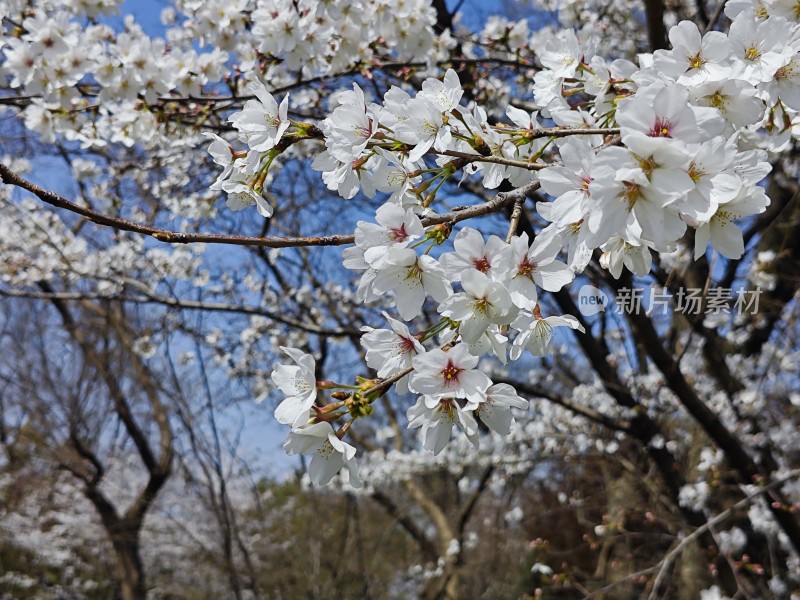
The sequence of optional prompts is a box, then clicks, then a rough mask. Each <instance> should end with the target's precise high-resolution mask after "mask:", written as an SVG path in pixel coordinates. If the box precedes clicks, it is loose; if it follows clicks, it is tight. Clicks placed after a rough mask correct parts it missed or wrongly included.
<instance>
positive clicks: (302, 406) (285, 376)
mask: <svg viewBox="0 0 800 600" xmlns="http://www.w3.org/2000/svg"><path fill="white" fill-rule="evenodd" d="M281 350H283V351H284V352H285V353H286V354H287V355H289V357H290V358H291V359H292V360H293V361H294V362H295V363H296V364H294V365H281V364H279V365H276V366H275V369H274V370H273V371H272V381H274V382H275V385H277V386H278V388H279V389H280V390H281V392H283V393H284V394H286V398H285V399H284V400H283V401H282V402H281V403H280V404H279V405H278V408H277V409H276V410H275V418H276V419H277V420H278V422H279V423H283V424H284V425H292V426H295V425H298V424H300V423H303V422H305V421H307V420H308V415H309V412H310V411H311V407H312V406H313V405H314V401H315V400H316V399H317V379H316V374H315V369H316V361H315V360H314V357H313V356H311V355H310V354H306V353H304V352H301V351H300V350H297V349H295V348H285V347H282V348H281Z"/></svg>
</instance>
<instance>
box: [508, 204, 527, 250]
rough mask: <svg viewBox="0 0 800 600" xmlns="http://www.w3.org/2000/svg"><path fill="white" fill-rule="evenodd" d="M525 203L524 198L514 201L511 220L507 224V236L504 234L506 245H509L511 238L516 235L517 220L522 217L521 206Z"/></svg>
mask: <svg viewBox="0 0 800 600" xmlns="http://www.w3.org/2000/svg"><path fill="white" fill-rule="evenodd" d="M524 202H525V199H524V198H518V199H517V200H515V201H514V210H513V211H511V219H510V222H509V224H508V234H506V244H510V243H511V238H513V237H514V234H516V233H517V225H519V218H520V217H521V216H522V204H523V203H524Z"/></svg>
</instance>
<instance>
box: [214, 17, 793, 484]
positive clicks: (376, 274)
mask: <svg viewBox="0 0 800 600" xmlns="http://www.w3.org/2000/svg"><path fill="white" fill-rule="evenodd" d="M787 6H788V4H787ZM726 14H727V15H728V17H729V18H731V19H732V21H733V23H732V25H731V27H730V30H729V32H728V33H727V34H725V33H722V32H718V31H710V32H707V33H705V34H701V32H700V31H699V30H698V28H697V26H696V25H695V24H693V23H690V22H681V23H679V24H678V25H676V26H675V27H673V28H672V29H671V30H670V32H669V39H670V42H671V45H672V49H671V50H664V51H657V52H655V53H654V54H652V55H642V56H640V58H639V66H637V65H635V64H634V63H631V62H628V61H625V60H616V61H613V62H608V61H606V60H604V59H603V58H601V57H598V56H591V55H589V50H590V48H591V47H592V43H591V41H590V40H589V41H585V42H581V41H580V40H579V39H578V38H577V36H576V35H575V34H574V33H573V32H572V31H571V30H566V31H564V32H561V33H559V34H558V35H555V36H552V37H551V38H549V39H548V40H547V42H546V43H544V44H543V46H542V48H541V50H539V51H538V52H537V58H538V60H539V62H540V63H541V65H542V66H543V67H544V68H542V69H541V70H539V71H538V72H537V73H536V75H535V77H534V83H533V87H532V91H533V93H534V95H535V98H536V102H537V104H538V105H539V106H540V107H542V110H541V116H540V115H538V114H536V113H533V114H530V113H526V112H525V111H523V110H520V109H517V108H514V107H509V108H508V109H507V111H506V117H507V120H508V121H509V122H508V123H500V124H496V125H493V124H490V122H489V119H488V117H487V113H486V111H484V110H483V109H482V108H481V107H480V106H478V105H477V104H475V103H471V104H469V105H467V106H463V105H462V104H461V101H462V99H463V96H464V93H463V89H462V87H461V84H460V81H459V79H458V76H457V75H456V73H455V72H454V71H453V70H448V71H447V72H446V73H445V74H444V77H443V78H442V79H441V80H439V79H437V78H428V79H426V80H425V81H424V82H423V83H422V86H421V91H420V92H419V93H418V94H416V95H415V96H412V95H410V94H409V93H408V92H407V91H405V90H403V89H401V88H398V87H393V88H392V89H391V90H390V91H389V92H388V93H387V94H386V95H385V97H384V98H383V101H382V103H380V104H378V103H374V102H368V101H367V100H366V98H365V95H364V93H363V91H362V89H361V88H360V87H359V86H358V85H357V84H353V90H352V91H346V92H342V93H341V94H339V95H338V97H337V98H336V102H335V104H334V107H333V110H332V112H331V114H330V116H329V117H328V118H326V119H324V120H323V121H322V122H321V123H318V124H315V125H312V124H308V123H290V122H287V116H286V115H287V103H288V97H286V96H284V98H283V99H282V101H281V102H280V104H279V103H278V102H277V101H276V100H275V99H274V98H273V97H272V95H271V94H270V93H269V92H268V91H267V90H266V88H265V87H263V85H262V84H260V83H254V84H253V86H252V90H253V92H254V93H255V94H256V95H257V97H258V100H254V101H251V103H249V105H248V106H246V107H245V110H244V111H242V112H240V113H237V114H234V115H233V116H232V117H231V123H232V124H233V125H234V127H235V128H236V129H237V130H238V131H239V140H240V142H242V143H245V144H246V145H247V146H248V149H247V150H246V151H239V152H237V151H235V150H234V149H233V147H232V146H230V145H228V143H227V142H225V141H224V140H222V139H221V138H217V139H215V141H214V143H213V144H212V153H213V154H214V155H215V160H216V161H217V162H218V163H220V164H223V165H224V166H225V171H224V172H223V174H222V175H221V176H220V179H218V181H217V183H216V184H215V185H216V186H217V187H219V188H221V189H223V190H225V191H228V193H229V200H228V204H229V206H231V207H232V208H242V207H243V206H244V205H246V204H251V203H256V204H257V205H258V207H259V212H261V213H262V214H263V215H265V216H268V215H269V214H272V210H273V207H266V206H264V203H263V202H262V201H261V200H262V199H263V198H261V196H260V192H261V191H262V189H263V184H264V182H265V180H266V177H267V175H268V172H269V166H270V164H271V162H272V161H273V160H274V159H275V158H276V157H277V156H278V155H279V154H280V153H281V152H283V149H282V148H281V145H282V144H283V145H286V144H287V142H288V143H293V141H294V140H293V137H294V139H311V138H318V139H322V140H324V150H322V151H321V152H320V153H319V154H318V155H317V157H316V158H315V160H314V164H313V167H314V168H315V169H316V170H318V171H320V172H321V173H322V178H323V180H324V182H325V183H326V185H327V186H328V188H329V189H331V190H337V191H338V192H339V194H340V195H341V196H342V197H343V198H345V199H347V198H352V197H353V196H354V195H355V194H356V193H358V192H359V191H363V192H364V193H365V194H366V195H367V196H369V197H373V196H375V195H376V194H377V193H379V192H380V193H383V194H386V195H388V201H387V202H386V203H385V204H383V205H382V206H381V207H380V208H379V209H378V210H377V212H376V217H375V223H368V222H363V221H362V222H359V224H358V226H357V228H356V235H355V246H354V247H352V248H348V249H346V250H345V251H344V254H343V258H344V264H345V266H346V267H348V268H350V269H353V270H356V271H360V272H362V276H361V279H360V282H359V285H358V291H357V298H358V299H359V300H360V301H362V302H367V303H371V302H376V301H378V300H379V299H384V298H388V299H389V301H390V302H391V301H392V300H393V301H394V306H395V308H396V310H397V312H398V313H399V316H400V317H401V318H402V319H403V321H406V322H408V321H411V320H413V319H414V318H416V317H418V316H420V315H421V314H422V313H423V306H424V305H425V302H426V300H427V299H428V298H431V299H432V300H434V301H435V302H436V303H438V307H437V312H438V313H439V316H440V321H439V322H437V323H436V324H435V325H434V326H433V327H432V328H429V329H428V330H425V331H423V332H419V333H417V334H412V333H411V331H410V330H409V328H408V326H407V325H406V324H405V323H403V322H401V321H397V320H395V319H393V318H391V317H389V316H388V315H386V318H387V320H388V322H389V325H390V329H379V330H369V331H367V332H366V333H365V335H364V337H363V338H362V345H363V346H364V349H365V351H366V357H367V364H368V366H370V367H373V368H375V369H376V371H377V374H378V377H379V378H380V379H379V380H378V381H379V382H386V381H388V382H390V383H395V382H397V385H398V391H401V392H404V391H410V392H413V393H415V394H417V395H418V396H419V399H418V401H417V403H416V404H415V405H414V406H412V407H411V408H410V409H409V411H408V419H409V426H410V427H412V428H420V429H421V439H422V443H423V445H424V447H425V448H426V449H428V450H431V451H433V452H435V453H438V452H440V451H441V450H442V449H443V448H444V446H445V445H446V443H447V442H448V440H449V438H450V435H451V430H452V428H453V426H457V427H458V428H459V429H461V430H462V431H463V432H464V433H465V434H466V436H467V437H468V438H469V439H471V440H477V437H476V434H477V422H476V420H475V418H476V417H477V418H478V419H481V420H483V421H484V423H486V425H487V426H489V427H490V428H493V429H496V430H506V429H507V426H508V423H509V422H510V419H511V416H510V414H511V413H510V412H509V411H510V408H511V407H519V406H521V405H522V404H523V403H522V401H517V399H516V398H517V396H516V393H515V392H514V391H513V389H512V390H507V391H508V394H509V395H508V396H507V398H509V399H508V400H505V401H500V402H498V401H496V400H495V399H494V398H495V397H496V396H497V393H496V387H497V386H493V385H492V382H491V380H490V379H489V378H488V377H487V376H486V375H485V374H484V373H482V372H480V371H478V370H477V368H476V367H477V364H478V359H479V357H480V356H484V355H489V356H494V357H495V358H497V359H499V360H500V362H502V363H505V362H506V361H507V359H508V358H509V357H510V358H511V359H512V360H516V359H518V358H519V357H520V356H521V354H522V352H523V350H524V349H526V348H527V349H528V350H530V352H531V353H532V354H534V355H537V356H541V355H544V354H545V353H546V347H547V343H548V342H549V340H550V334H551V331H552V328H553V327H556V326H567V327H570V328H572V329H578V330H582V329H583V328H582V326H581V325H580V323H579V321H578V320H577V319H575V318H574V317H573V316H570V315H565V316H552V317H542V315H541V311H540V308H539V306H538V303H537V296H538V293H537V287H538V288H541V289H543V290H546V291H550V292H555V291H558V290H560V289H561V288H562V287H563V286H564V285H566V284H568V283H569V282H570V281H572V279H573V278H574V276H575V274H576V273H580V272H582V271H583V270H584V269H585V267H586V266H587V264H588V263H589V261H590V259H591V258H592V256H593V254H594V253H595V252H597V251H599V252H600V253H601V260H600V264H601V265H602V266H603V267H604V268H607V269H608V270H609V271H610V272H611V273H612V274H613V275H614V276H615V277H619V276H620V275H621V272H622V269H623V268H627V269H628V270H629V271H631V272H633V273H634V274H636V275H646V274H647V273H648V272H649V271H650V268H651V264H652V254H651V252H652V251H657V252H661V253H670V252H673V251H674V250H675V248H676V245H677V243H678V242H679V241H680V240H681V239H682V238H683V237H684V235H685V234H686V232H687V229H689V228H692V229H694V230H695V234H694V239H695V257H696V258H698V257H700V256H702V255H704V254H705V253H706V251H707V247H708V243H709V241H710V242H711V244H712V246H713V247H714V249H715V250H716V251H718V252H719V253H720V254H722V255H723V256H725V257H727V258H730V259H737V258H740V257H741V256H742V254H743V253H744V250H745V248H744V241H743V236H742V233H741V230H740V229H739V227H738V226H737V224H736V221H737V220H738V219H742V218H745V217H748V216H751V215H755V214H757V213H759V212H763V211H764V210H765V208H766V207H767V205H768V204H769V199H768V198H767V196H766V194H765V193H764V190H763V188H762V187H760V186H759V185H758V184H759V182H760V181H762V180H763V179H764V177H765V176H766V175H767V174H768V173H769V171H770V169H771V167H770V164H769V162H768V161H767V151H776V150H780V149H781V148H782V147H783V146H785V145H786V144H787V143H789V140H790V139H791V137H792V136H793V135H794V134H795V133H796V131H795V128H794V126H793V123H794V118H795V115H796V111H797V110H798V109H800V102H798V93H800V87H798V85H797V83H798V82H797V80H796V78H795V75H794V74H795V71H796V64H795V63H796V62H797V60H798V58H797V56H798V52H799V51H800V41H798V40H800V37H799V36H798V32H800V28H799V27H798V23H797V17H796V15H795V14H794V13H793V12H792V11H791V10H789V9H787V8H786V7H784V6H783V4H781V3H780V2H775V3H773V4H770V5H769V6H768V7H767V8H764V9H760V8H754V7H753V6H752V5H750V4H748V3H746V2H740V3H735V2H734V3H729V4H728V5H727V7H726ZM504 28H505V29H504ZM500 29H504V30H505V31H506V33H510V31H511V29H510V28H508V27H506V26H505V25H503V26H502V27H500ZM541 117H543V118H545V119H549V120H550V121H552V122H553V123H555V125H556V126H557V127H559V128H560V132H559V134H558V135H550V134H549V132H547V130H546V129H545V128H544V127H543V126H542V124H541V122H540V120H539V119H540V118H541ZM570 129H574V130H575V135H570ZM540 132H544V133H540ZM584 132H585V133H584ZM561 133H563V134H564V135H561ZM457 171H462V173H463V177H480V178H481V182H482V185H483V187H484V188H486V189H489V190H492V189H496V188H497V187H499V186H500V184H501V183H502V182H503V181H508V182H509V183H510V184H511V185H512V186H514V187H521V186H524V185H526V184H528V183H530V182H531V181H534V180H537V181H538V183H539V185H540V186H541V189H542V190H543V191H544V192H546V193H547V194H548V195H549V196H550V197H552V200H549V201H540V202H538V203H537V207H536V208H537V211H538V213H539V214H540V215H541V217H542V218H544V219H545V220H546V221H548V222H549V223H550V225H549V226H547V227H546V228H544V229H543V230H542V231H541V233H539V235H538V236H537V237H536V238H535V239H534V240H529V239H528V237H527V235H526V234H522V235H520V236H518V235H514V232H513V230H512V231H511V232H510V233H509V238H508V240H507V241H504V240H502V239H500V238H498V237H496V236H492V237H490V238H489V239H488V240H487V239H485V237H484V236H483V234H481V233H480V232H479V231H478V230H476V229H473V228H469V227H467V228H463V229H461V230H460V231H459V233H458V235H456V236H455V239H454V241H453V248H454V250H453V251H452V252H444V253H443V254H441V255H440V256H439V257H438V258H434V257H433V256H431V250H432V249H433V248H434V247H436V246H438V245H440V244H443V243H444V242H445V240H446V239H447V237H448V236H449V234H450V231H449V228H448V227H447V226H442V225H438V226H430V227H428V228H427V229H426V227H425V226H424V225H423V218H425V217H430V216H432V215H434V216H435V215H436V212H435V202H436V193H437V191H438V190H439V188H440V187H441V185H442V184H443V183H444V182H446V181H447V180H448V179H449V178H451V177H452V176H454V175H455V174H456V172H457ZM562 252H563V253H564V254H565V259H566V262H563V261H562V260H559V258H558V257H559V256H560V255H561V253H562ZM384 301H385V300H384ZM439 334H442V335H440V336H439V343H440V346H439V347H437V348H432V349H427V350H426V349H425V348H424V347H423V346H422V342H425V341H427V340H429V339H432V338H434V337H435V336H436V335H439ZM511 338H513V342H511V343H510V344H509V342H510V340H511ZM509 345H510V351H509ZM286 351H287V352H289V351H291V352H297V351H296V350H291V349H287V350H286ZM306 356H307V355H306ZM295 358H296V357H295ZM298 360H299V359H298ZM310 373H311V372H308V374H309V378H307V379H305V380H304V381H305V382H306V384H307V385H308V386H309V389H314V390H316V384H315V382H314V381H313V379H311V378H310V377H311V375H310ZM276 383H279V382H278V380H276ZM382 385H383V384H382V383H375V384H373V387H375V388H377V389H378V390H379V391H381V392H382V391H384V389H383V387H382ZM279 386H280V387H281V389H282V390H283V391H284V392H285V393H287V394H289V393H290V391H289V390H290V389H291V388H290V387H287V386H288V384H287V383H286V380H285V379H282V380H281V382H280V383H279ZM364 391H367V392H368V393H366V394H364V395H362V394H361V392H364ZM371 391H372V388H370V387H366V388H364V387H363V386H362V387H361V388H359V391H358V392H354V393H352V394H351V395H350V396H348V400H346V401H345V400H342V401H341V402H340V404H339V405H335V406H337V408H335V409H334V408H331V409H330V412H325V413H323V412H320V411H325V410H327V408H326V407H327V406H331V405H325V406H322V407H320V406H315V405H314V400H313V399H312V398H311V396H306V397H304V400H303V402H301V403H299V404H297V403H295V408H296V409H297V410H296V411H294V412H293V413H292V418H291V419H286V418H283V419H282V418H280V417H279V421H281V422H282V423H285V424H289V425H291V426H292V427H293V428H294V430H293V433H292V436H291V437H290V442H287V449H288V450H289V451H291V452H296V451H301V449H300V445H298V444H297V443H296V442H294V441H292V440H294V438H295V437H296V436H297V435H308V434H307V433H302V432H305V431H308V432H311V431H319V432H323V430H324V434H325V435H326V436H332V437H330V440H331V443H332V440H333V438H334V437H336V438H337V439H338V438H340V437H341V435H343V434H344V433H345V432H346V430H347V428H348V427H349V423H350V421H348V424H347V425H346V426H343V427H342V428H340V430H339V431H338V432H337V433H336V434H334V432H333V429H332V427H323V426H322V425H320V423H329V422H331V421H334V420H336V419H337V418H339V416H340V415H339V414H338V413H336V410H338V409H339V408H340V407H347V406H346V405H347V404H348V402H349V403H350V405H351V406H349V407H347V408H348V411H349V413H350V414H351V416H353V417H354V418H357V417H359V416H362V415H360V414H358V410H362V409H363V410H367V409H366V407H360V408H358V409H357V410H356V409H354V408H353V406H355V405H358V404H359V402H362V403H363V402H364V401H366V403H367V404H368V405H369V407H371V402H372V401H373V400H374V398H372V397H370V392H371ZM504 391H505V390H504ZM290 397H294V396H290ZM501 397H503V396H501ZM287 401H288V400H287ZM287 401H285V402H287ZM285 402H284V404H282V406H284V405H285ZM359 406H360V405H359ZM486 406H491V407H492V410H491V411H486ZM312 408H313V409H314V410H316V411H317V413H319V414H317V415H311V413H310V412H309V411H310V410H311V409H312ZM370 410H371V408H370ZM298 411H299V412H298ZM367 412H369V411H368V410H367ZM298 414H299V419H298ZM331 415H334V416H331ZM309 416H311V419H310V421H309ZM309 423H310V424H309ZM312 426H313V427H314V429H313V430H311V429H308V428H309V427H312ZM323 437H324V436H323ZM331 447H333V446H331ZM325 448H326V449H325V450H324V451H322V454H325V453H327V452H329V449H328V448H327V446H325ZM342 448H344V447H342ZM339 453H340V454H341V453H344V454H343V456H345V457H346V460H345V463H346V464H348V465H350V464H352V463H351V458H350V456H349V450H348V449H347V448H344V449H341V450H339ZM318 454H319V453H318ZM329 464H333V463H330V461H329ZM325 474H326V475H325V477H319V476H317V477H314V479H315V480H318V481H319V480H323V479H324V480H325V481H327V480H329V479H330V477H329V476H328V475H331V474H332V471H330V470H326V471H325Z"/></svg>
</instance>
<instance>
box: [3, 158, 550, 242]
mask: <svg viewBox="0 0 800 600" xmlns="http://www.w3.org/2000/svg"><path fill="white" fill-rule="evenodd" d="M476 156H477V155H476ZM0 179H2V180H3V182H4V183H6V184H8V185H14V186H17V187H19V188H21V189H23V190H26V191H28V192H31V193H32V194H34V195H35V196H36V197H37V198H39V199H40V200H42V201H43V202H45V203H47V204H50V205H51V206H55V207H56V208H63V209H65V210H68V211H70V212H74V213H76V214H79V215H81V216H83V217H86V218H87V219H89V220H90V221H92V222H94V223H97V224H98V225H104V226H106V227H111V228H113V229H117V230H120V231H130V232H133V233H140V234H143V235H149V236H152V237H153V238H155V239H156V240H158V241H159V242H164V243H168V244H190V243H210V244H232V245H237V246H262V247H267V248H290V247H299V246H342V245H345V244H352V243H354V242H355V236H354V235H352V234H351V235H343V234H336V235H326V236H312V237H291V238H289V237H249V236H243V235H223V234H216V233H184V232H180V231H169V230H167V229H160V228H158V227H152V226H150V225H143V224H141V223H135V222H134V221H129V220H128V219H123V218H121V217H112V216H110V215H104V214H102V213H99V212H97V211H94V210H91V209H89V208H86V207H84V206H80V205H79V204H75V203H74V202H71V201H69V200H67V199H66V198H64V197H63V196H59V195H58V194H56V193H54V192H51V191H48V190H45V189H44V188H42V187H39V186H38V185H36V184H35V183H32V182H31V181H28V180H27V179H24V178H22V177H20V176H19V175H18V174H16V173H15V172H13V171H12V170H11V169H9V168H8V167H7V166H6V165H4V164H2V163H0ZM538 188H539V182H538V181H533V182H531V183H528V184H526V185H524V186H522V187H521V188H518V189H517V190H514V191H511V192H502V193H500V194H497V196H495V198H493V199H492V200H490V201H489V202H485V203H483V204H478V205H476V206H470V207H468V208H464V209H463V210H459V211H453V212H449V213H444V214H441V215H435V216H432V217H426V218H424V219H423V220H422V224H423V225H425V226H428V225H438V224H441V223H451V224H455V223H458V222H460V221H465V220H467V219H472V218H474V217H480V216H483V215H487V214H490V213H493V212H498V211H499V210H501V209H502V208H504V207H505V206H506V205H507V204H510V203H512V202H514V201H515V200H516V199H517V198H519V197H520V195H521V196H522V197H525V196H527V194H529V193H532V192H533V191H535V190H536V189H538Z"/></svg>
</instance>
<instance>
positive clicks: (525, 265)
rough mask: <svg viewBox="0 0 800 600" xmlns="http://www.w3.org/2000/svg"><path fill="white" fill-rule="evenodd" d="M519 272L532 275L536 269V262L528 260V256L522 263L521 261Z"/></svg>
mask: <svg viewBox="0 0 800 600" xmlns="http://www.w3.org/2000/svg"><path fill="white" fill-rule="evenodd" d="M517 270H518V271H519V274H520V275H522V276H523V277H530V275H531V273H533V272H534V270H536V263H532V262H530V261H529V260H528V257H527V256H526V257H525V258H524V259H523V261H522V262H521V263H519V267H517Z"/></svg>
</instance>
